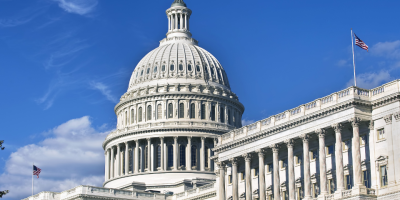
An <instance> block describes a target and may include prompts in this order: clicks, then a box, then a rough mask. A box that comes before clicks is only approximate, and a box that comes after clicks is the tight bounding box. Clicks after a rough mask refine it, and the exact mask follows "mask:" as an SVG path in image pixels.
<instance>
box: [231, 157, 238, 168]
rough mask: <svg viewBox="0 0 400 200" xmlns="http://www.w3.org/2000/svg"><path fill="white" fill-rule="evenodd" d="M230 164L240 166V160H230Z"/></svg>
mask: <svg viewBox="0 0 400 200" xmlns="http://www.w3.org/2000/svg"><path fill="white" fill-rule="evenodd" d="M229 162H231V164H232V165H236V166H237V165H238V162H239V159H238V158H236V157H235V158H230V159H229Z"/></svg>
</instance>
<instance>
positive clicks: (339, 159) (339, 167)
mask: <svg viewBox="0 0 400 200" xmlns="http://www.w3.org/2000/svg"><path fill="white" fill-rule="evenodd" d="M350 123H351V124H352V127H353V138H352V148H353V150H352V159H353V174H354V186H355V187H356V188H362V187H365V186H364V185H363V182H362V169H361V152H360V133H359V124H360V119H359V118H353V119H351V120H350ZM331 127H332V128H333V129H334V130H335V140H336V141H335V142H336V149H335V157H336V177H337V193H338V195H341V191H343V190H345V185H344V171H343V152H342V136H341V130H342V124H333V125H332V126H331ZM315 133H316V134H317V135H318V140H319V155H320V159H319V163H320V165H319V167H320V169H319V171H320V188H321V194H320V195H322V196H325V195H327V194H328V191H327V176H326V154H325V130H324V129H319V130H317V131H315ZM309 138H310V134H304V135H302V136H301V139H302V143H303V165H304V199H312V196H311V174H310V154H309V153H310V149H309ZM285 143H286V146H287V150H288V175H289V184H288V186H289V192H288V194H289V200H295V198H296V197H295V174H294V155H293V146H294V140H293V139H289V140H287V141H285ZM279 147H280V144H274V145H272V146H269V147H268V148H270V149H272V153H273V177H274V178H273V196H274V200H281V194H280V187H281V186H280V185H281V184H280V179H279ZM257 153H258V160H259V179H258V180H259V198H260V200H265V199H266V188H265V170H264V169H265V164H264V159H265V149H259V150H257ZM251 156H252V154H251V153H247V154H244V155H242V157H243V158H244V160H245V174H246V182H245V184H246V200H251V199H252V189H251V188H252V185H251V181H248V180H251V177H250V170H251V168H250V167H251V166H250V164H251ZM237 161H238V158H232V159H230V161H229V162H230V163H231V164H232V192H233V193H232V199H233V200H239V190H238V171H237V166H238V163H237ZM226 164H227V162H219V163H218V166H219V170H220V172H219V200H225V199H226V197H225V181H224V180H225V177H224V175H225V169H226Z"/></svg>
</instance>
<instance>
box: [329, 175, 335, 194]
mask: <svg viewBox="0 0 400 200" xmlns="http://www.w3.org/2000/svg"><path fill="white" fill-rule="evenodd" d="M328 192H329V194H334V193H335V183H334V182H333V179H329V180H328Z"/></svg>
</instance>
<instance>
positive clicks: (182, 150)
mask: <svg viewBox="0 0 400 200" xmlns="http://www.w3.org/2000/svg"><path fill="white" fill-rule="evenodd" d="M179 163H180V166H182V167H184V166H186V147H185V145H182V144H181V145H180V146H179Z"/></svg>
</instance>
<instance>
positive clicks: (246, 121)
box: [242, 119, 256, 126]
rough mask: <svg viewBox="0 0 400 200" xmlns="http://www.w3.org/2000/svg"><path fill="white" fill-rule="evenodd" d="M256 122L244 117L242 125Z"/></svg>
mask: <svg viewBox="0 0 400 200" xmlns="http://www.w3.org/2000/svg"><path fill="white" fill-rule="evenodd" d="M254 122H256V121H254V120H248V119H242V126H246V125H249V124H252V123H254Z"/></svg>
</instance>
